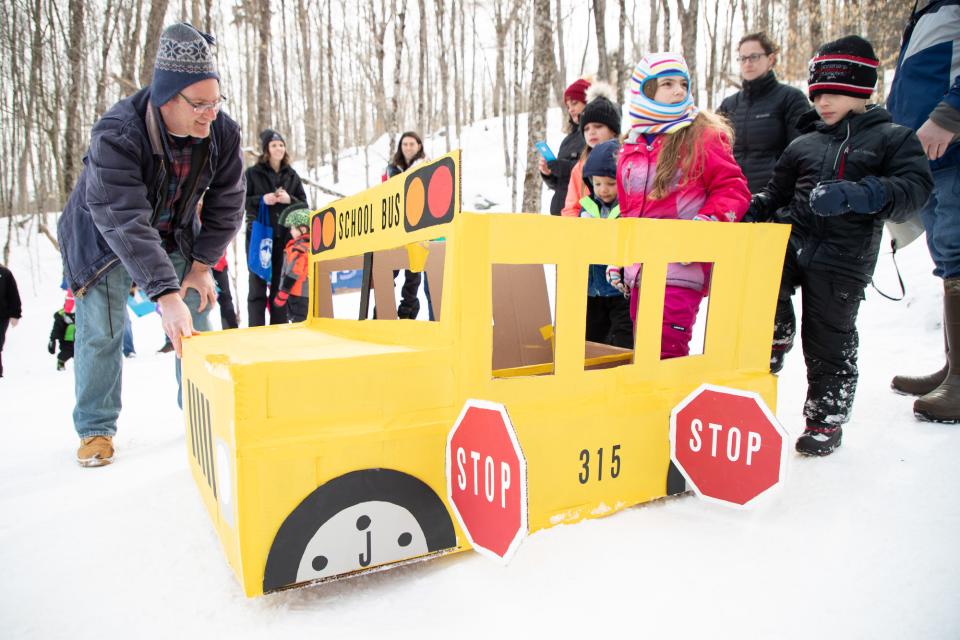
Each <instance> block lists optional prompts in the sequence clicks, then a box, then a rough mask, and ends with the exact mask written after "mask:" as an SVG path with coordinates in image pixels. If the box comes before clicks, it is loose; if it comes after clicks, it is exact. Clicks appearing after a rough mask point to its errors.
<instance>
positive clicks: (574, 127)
mask: <svg viewBox="0 0 960 640" xmlns="http://www.w3.org/2000/svg"><path fill="white" fill-rule="evenodd" d="M589 88H590V81H589V80H588V79H586V78H580V79H578V80H576V81H575V82H573V83H572V84H571V85H570V86H569V87H567V89H566V91H564V92H563V104H564V106H566V108H567V115H568V116H569V120H568V121H567V125H566V127H565V129H564V130H565V131H566V132H567V137H566V138H564V139H563V142H561V143H560V149H559V150H558V151H557V154H556V159H554V160H550V161H549V162H548V161H547V160H546V159H545V158H544V157H543V156H542V155H541V157H540V164H539V168H540V175H541V176H543V181H544V182H545V183H547V186H548V187H550V188H551V189H553V192H554V193H553V200H551V201H550V213H551V214H552V215H555V216H558V215H560V211H561V210H562V209H563V205H564V202H565V201H566V199H567V186H568V185H569V184H570V172H571V171H573V167H574V165H576V164H577V162H578V161H579V160H580V154H581V153H582V152H583V147H584V145H585V144H586V142H585V141H584V139H583V132H582V131H581V130H580V113H581V112H583V109H584V107H586V106H587V89H589Z"/></svg>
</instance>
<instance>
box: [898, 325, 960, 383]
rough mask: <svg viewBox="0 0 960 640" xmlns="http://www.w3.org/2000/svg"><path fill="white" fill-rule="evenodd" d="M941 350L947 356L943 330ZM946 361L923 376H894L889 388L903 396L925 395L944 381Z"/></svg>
mask: <svg viewBox="0 0 960 640" xmlns="http://www.w3.org/2000/svg"><path fill="white" fill-rule="evenodd" d="M943 350H944V352H945V353H947V354H948V355H947V357H948V358H949V351H950V345H949V344H947V332H946V329H944V332H943ZM948 368H949V367H948V366H947V363H946V362H945V363H943V367H942V368H941V369H940V371H937V372H935V373H930V374H927V375H925V376H894V377H893V381H892V382H891V383H890V388H891V389H893V390H894V391H895V392H897V393H901V394H903V395H905V396H925V395H927V394H928V393H930V392H931V391H933V390H934V389H936V388H937V387H939V386H940V383H941V382H943V381H944V379H946V377H947V369H948Z"/></svg>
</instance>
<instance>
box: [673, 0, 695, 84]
mask: <svg viewBox="0 0 960 640" xmlns="http://www.w3.org/2000/svg"><path fill="white" fill-rule="evenodd" d="M677 11H678V13H679V14H680V44H681V47H682V48H683V58H684V60H686V62H687V66H688V67H689V68H690V91H697V88H698V87H699V83H698V82H697V76H698V75H699V74H698V73H697V71H698V69H699V66H697V17H698V15H699V13H700V0H687V2H686V6H684V2H683V0H677ZM693 99H694V100H697V95H696V93H694V94H693Z"/></svg>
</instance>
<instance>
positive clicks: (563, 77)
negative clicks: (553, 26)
mask: <svg viewBox="0 0 960 640" xmlns="http://www.w3.org/2000/svg"><path fill="white" fill-rule="evenodd" d="M556 8H557V20H556V23H557V65H556V67H555V69H556V73H555V74H554V75H553V93H554V95H555V97H556V100H557V104H559V105H560V106H563V92H564V90H565V89H566V86H565V85H566V82H567V46H566V43H565V42H564V41H563V9H562V7H561V6H560V0H557V7H556Z"/></svg>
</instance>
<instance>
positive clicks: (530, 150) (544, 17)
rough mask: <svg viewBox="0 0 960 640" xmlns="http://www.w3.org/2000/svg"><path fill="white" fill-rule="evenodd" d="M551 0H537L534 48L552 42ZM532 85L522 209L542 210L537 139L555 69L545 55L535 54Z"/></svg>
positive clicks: (542, 132)
mask: <svg viewBox="0 0 960 640" xmlns="http://www.w3.org/2000/svg"><path fill="white" fill-rule="evenodd" d="M550 26H551V25H550V0H534V4H533V33H534V45H533V50H534V51H546V50H547V49H548V48H550V47H551V46H552V42H553V40H552V33H551V30H550ZM535 61H536V62H535V64H536V65H537V67H535V68H534V70H533V82H532V84H531V85H530V109H529V114H528V116H527V170H526V174H525V176H524V180H523V210H524V211H540V200H541V198H540V183H541V177H540V172H539V171H538V170H537V151H536V147H534V143H535V142H536V141H537V140H543V139H544V137H546V133H547V100H546V98H547V88H548V87H549V86H550V74H551V71H552V69H551V68H550V66H549V65H548V64H546V62H545V61H543V60H542V58H540V57H538V58H535Z"/></svg>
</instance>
